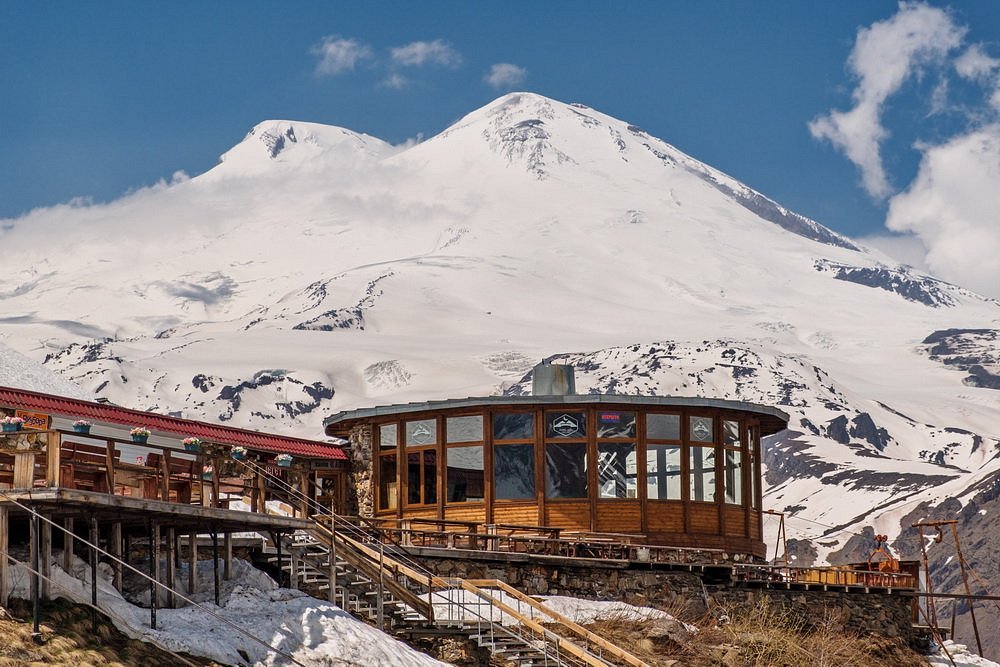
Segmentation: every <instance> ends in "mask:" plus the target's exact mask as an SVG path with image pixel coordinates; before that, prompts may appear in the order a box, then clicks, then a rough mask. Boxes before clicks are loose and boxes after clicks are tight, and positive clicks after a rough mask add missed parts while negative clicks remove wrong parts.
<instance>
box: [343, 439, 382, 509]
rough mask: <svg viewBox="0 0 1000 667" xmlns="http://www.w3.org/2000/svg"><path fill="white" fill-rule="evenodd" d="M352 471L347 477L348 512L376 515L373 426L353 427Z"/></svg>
mask: <svg viewBox="0 0 1000 667" xmlns="http://www.w3.org/2000/svg"><path fill="white" fill-rule="evenodd" d="M350 441H351V451H350V454H351V473H350V474H349V475H348V478H347V513H348V514H353V515H356V516H367V517H370V516H373V515H374V509H375V508H374V505H373V503H374V500H373V498H374V495H373V492H374V490H373V489H372V465H373V463H372V458H373V457H372V427H371V425H370V424H361V425H359V426H355V427H354V428H353V429H351V435H350Z"/></svg>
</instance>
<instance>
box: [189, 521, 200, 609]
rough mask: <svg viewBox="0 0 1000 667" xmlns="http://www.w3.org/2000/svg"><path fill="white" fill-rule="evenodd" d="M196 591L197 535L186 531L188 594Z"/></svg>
mask: <svg viewBox="0 0 1000 667" xmlns="http://www.w3.org/2000/svg"><path fill="white" fill-rule="evenodd" d="M197 592H198V535H197V534H196V533H188V595H191V596H193V595H194V594H195V593H197Z"/></svg>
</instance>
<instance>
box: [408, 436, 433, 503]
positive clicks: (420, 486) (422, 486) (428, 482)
mask: <svg viewBox="0 0 1000 667" xmlns="http://www.w3.org/2000/svg"><path fill="white" fill-rule="evenodd" d="M406 461H407V465H406V470H407V472H406V502H407V504H409V505H433V504H434V503H436V502H437V452H435V451H434V450H433V449H426V450H424V451H420V452H410V453H409V454H407V455H406Z"/></svg>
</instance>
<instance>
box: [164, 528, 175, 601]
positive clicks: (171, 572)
mask: <svg viewBox="0 0 1000 667" xmlns="http://www.w3.org/2000/svg"><path fill="white" fill-rule="evenodd" d="M166 546H167V588H168V589H169V590H168V591H167V607H168V608H170V609H176V608H177V596H176V595H175V594H174V588H175V583H176V580H177V557H176V554H175V553H174V552H175V550H176V549H177V530H176V529H175V528H174V527H173V526H171V527H169V528H167V545H166Z"/></svg>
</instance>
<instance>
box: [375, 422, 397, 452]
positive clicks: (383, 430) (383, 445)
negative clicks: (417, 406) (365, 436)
mask: <svg viewBox="0 0 1000 667" xmlns="http://www.w3.org/2000/svg"><path fill="white" fill-rule="evenodd" d="M378 444H379V448H380V449H392V448H394V447H395V446H396V445H397V444H398V441H397V440H396V425H395V424H382V425H381V426H379V427H378Z"/></svg>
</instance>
